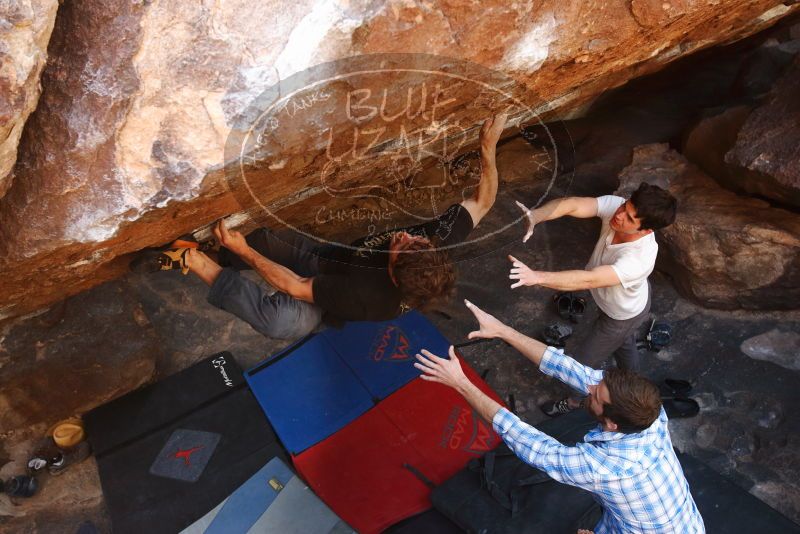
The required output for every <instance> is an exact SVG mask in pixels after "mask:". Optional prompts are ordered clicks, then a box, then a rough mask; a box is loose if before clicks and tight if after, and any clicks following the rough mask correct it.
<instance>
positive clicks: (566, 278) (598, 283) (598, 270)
mask: <svg viewBox="0 0 800 534" xmlns="http://www.w3.org/2000/svg"><path fill="white" fill-rule="evenodd" d="M508 259H509V260H511V264H512V267H511V273H510V274H509V278H510V279H511V280H516V282H514V283H513V284H512V285H511V289H515V288H517V287H520V286H542V287H549V288H550V289H555V290H558V291H578V290H581V289H594V288H596V287H611V286H616V285H620V284H621V283H622V282H621V281H620V279H619V275H617V272H616V271H615V270H614V268H613V267H611V266H610V265H601V266H599V267H595V268H594V269H591V270H589V271H580V270H574V271H560V272H547V271H534V270H533V269H531V268H530V267H528V266H527V265H525V264H524V263H522V262H521V261H519V260H518V259H517V258H515V257H514V256H509V257H508Z"/></svg>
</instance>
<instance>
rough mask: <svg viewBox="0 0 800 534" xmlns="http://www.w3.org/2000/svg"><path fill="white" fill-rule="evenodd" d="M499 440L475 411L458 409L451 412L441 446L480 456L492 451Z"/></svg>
mask: <svg viewBox="0 0 800 534" xmlns="http://www.w3.org/2000/svg"><path fill="white" fill-rule="evenodd" d="M499 439H500V438H499V437H498V436H497V434H495V433H494V430H492V428H491V427H490V426H489V425H487V424H486V423H484V422H483V419H481V418H480V417H479V416H478V414H477V413H475V411H474V410H470V409H467V408H460V407H456V408H453V411H452V412H450V417H449V418H448V419H447V423H446V424H445V427H444V431H443V432H442V439H441V441H440V442H439V446H440V447H442V448H444V449H453V450H462V451H466V452H468V453H470V454H473V455H475V456H480V455H482V454H483V453H485V452H486V451H489V450H492V449H493V448H494V446H495V445H496V444H497V443H498V441H499Z"/></svg>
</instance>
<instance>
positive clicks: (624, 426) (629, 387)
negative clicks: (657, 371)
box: [603, 369, 661, 434]
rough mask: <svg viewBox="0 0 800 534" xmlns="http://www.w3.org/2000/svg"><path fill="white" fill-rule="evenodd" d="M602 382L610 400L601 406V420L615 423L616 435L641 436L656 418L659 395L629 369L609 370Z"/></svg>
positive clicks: (646, 380)
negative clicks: (618, 432) (620, 433)
mask: <svg viewBox="0 0 800 534" xmlns="http://www.w3.org/2000/svg"><path fill="white" fill-rule="evenodd" d="M603 381H604V382H605V384H606V387H607V388H608V393H609V395H610V396H611V404H604V405H603V417H605V418H608V419H610V420H611V421H613V422H614V423H616V424H617V427H618V428H619V431H620V432H625V433H627V434H630V433H633V432H641V431H642V430H644V429H646V428H648V427H649V426H650V425H652V424H653V421H655V420H656V419H657V418H658V414H659V413H660V412H661V394H660V393H659V392H658V387H656V385H655V384H653V383H652V382H651V381H649V380H648V379H646V378H644V377H642V376H639V375H638V374H636V373H634V372H633V371H631V370H629V369H609V370H608V371H606V372H605V373H604V374H603Z"/></svg>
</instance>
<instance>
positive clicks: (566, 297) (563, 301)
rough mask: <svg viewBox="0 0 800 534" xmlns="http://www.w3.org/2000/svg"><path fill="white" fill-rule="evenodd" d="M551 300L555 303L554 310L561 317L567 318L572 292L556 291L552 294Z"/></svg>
mask: <svg viewBox="0 0 800 534" xmlns="http://www.w3.org/2000/svg"><path fill="white" fill-rule="evenodd" d="M553 302H554V303H555V305H556V312H557V313H558V316H559V317H561V318H562V319H569V314H570V311H571V310H572V293H556V294H555V295H553Z"/></svg>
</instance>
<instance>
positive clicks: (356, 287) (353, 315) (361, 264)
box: [312, 204, 473, 326]
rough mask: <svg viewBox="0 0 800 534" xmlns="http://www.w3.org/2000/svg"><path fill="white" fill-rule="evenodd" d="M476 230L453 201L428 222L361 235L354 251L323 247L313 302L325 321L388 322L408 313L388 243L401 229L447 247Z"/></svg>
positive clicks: (336, 324)
mask: <svg viewBox="0 0 800 534" xmlns="http://www.w3.org/2000/svg"><path fill="white" fill-rule="evenodd" d="M472 228H473V223H472V217H471V216H470V214H469V212H468V211H467V209H466V208H464V206H462V205H461V204H453V205H452V206H450V207H449V208H448V209H447V211H445V212H444V213H442V214H441V215H440V216H439V217H437V218H435V219H433V220H430V221H428V222H425V223H422V224H418V225H416V226H409V227H407V228H397V229H395V230H391V231H388V232H384V233H382V234H377V235H374V236H367V237H363V238H361V239H357V240H356V241H354V242H353V243H352V244H351V246H352V247H353V248H352V249H351V248H345V247H337V246H326V247H323V249H322V251H320V268H319V274H318V275H317V276H315V277H314V282H313V286H312V290H313V295H314V303H315V304H316V305H317V306H319V307H320V308H322V310H323V311H324V315H323V320H324V321H325V323H327V324H330V325H334V326H340V325H341V324H342V323H344V322H345V321H386V320H389V319H393V318H394V317H397V316H398V315H400V314H401V313H402V312H403V311H405V310H403V306H402V298H401V295H400V290H399V289H398V288H397V286H396V285H394V282H392V279H391V277H390V276H389V269H388V267H389V246H390V245H391V242H392V236H393V235H394V234H395V233H396V232H403V231H405V232H408V233H409V234H411V235H415V236H423V237H427V238H428V239H431V241H432V242H433V243H434V245H435V246H439V247H443V246H449V245H455V244H458V243H461V242H462V241H464V240H465V239H466V238H467V236H468V235H469V233H470V232H471V231H472Z"/></svg>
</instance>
